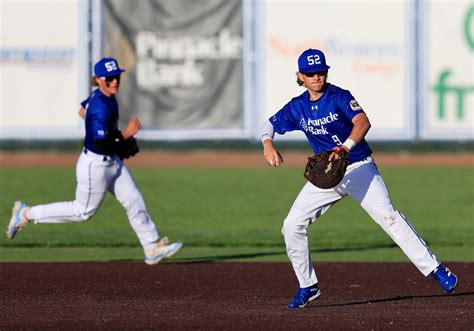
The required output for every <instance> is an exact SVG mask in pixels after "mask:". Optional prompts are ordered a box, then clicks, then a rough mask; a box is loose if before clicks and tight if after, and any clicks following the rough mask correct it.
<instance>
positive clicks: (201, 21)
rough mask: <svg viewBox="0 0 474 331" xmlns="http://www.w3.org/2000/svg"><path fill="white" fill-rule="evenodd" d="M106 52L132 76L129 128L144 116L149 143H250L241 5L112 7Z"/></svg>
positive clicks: (124, 104)
mask: <svg viewBox="0 0 474 331" xmlns="http://www.w3.org/2000/svg"><path fill="white" fill-rule="evenodd" d="M103 45H104V48H103V54H104V56H114V57H116V58H117V59H118V61H119V63H120V65H121V66H122V67H124V68H125V69H126V70H127V71H126V72H125V73H124V77H123V80H122V83H121V90H120V93H119V94H118V96H117V97H118V101H119V104H120V107H121V114H122V118H121V120H122V121H123V122H126V121H128V120H129V119H130V118H131V117H133V116H137V117H138V118H139V119H140V120H141V122H142V124H143V127H144V130H142V131H141V132H140V137H141V138H149V139H161V138H166V139H199V138H228V137H233V138H245V136H243V133H245V131H246V128H245V119H244V112H243V108H244V107H243V101H242V100H243V95H242V82H243V77H242V76H243V75H242V72H243V66H242V54H243V35H242V3H241V1H240V0H225V1H222V0H220V1H216V0H204V1H187V0H176V1H161V2H159V5H157V2H156V1H151V0H143V1H132V0H123V1H122V0H106V1H104V6H103ZM247 136H248V134H247Z"/></svg>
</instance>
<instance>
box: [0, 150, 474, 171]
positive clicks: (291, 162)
mask: <svg viewBox="0 0 474 331" xmlns="http://www.w3.org/2000/svg"><path fill="white" fill-rule="evenodd" d="M282 154H283V157H284V160H285V163H284V165H285V166H295V167H303V166H304V165H305V164H306V161H307V158H308V156H309V154H308V152H297V151H288V152H285V151H282ZM78 156H79V152H74V153H71V152H68V153H57V152H38V151H34V152H0V167H1V166H15V167H16V166H32V165H35V166H74V165H75V164H76V161H77V158H78ZM374 158H375V161H376V163H377V164H378V165H379V166H385V165H388V166H460V167H474V153H456V154H446V153H433V154H412V153H374ZM126 163H127V165H131V166H150V167H156V166H160V167H177V166H193V167H209V166H212V167H242V166H251V167H267V166H268V165H267V164H266V163H265V160H264V159H263V155H262V153H261V152H258V151H239V150H230V151H222V150H193V151H160V150H157V151H147V150H145V151H141V152H140V153H139V154H137V156H136V157H133V158H131V159H128V160H126Z"/></svg>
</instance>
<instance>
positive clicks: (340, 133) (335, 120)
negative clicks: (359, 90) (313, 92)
mask: <svg viewBox="0 0 474 331" xmlns="http://www.w3.org/2000/svg"><path fill="white" fill-rule="evenodd" d="M363 112H364V111H363V110H362V108H361V107H360V106H359V104H358V103H357V101H356V100H355V99H354V97H353V96H352V94H351V93H350V92H349V91H347V90H343V89H341V88H340V87H337V86H335V85H331V84H328V85H327V86H326V91H325V92H324V94H323V95H322V96H321V97H320V98H319V99H318V100H316V101H310V100H309V92H308V91H305V92H304V93H303V94H301V95H300V96H297V97H295V98H293V99H291V101H290V102H288V103H287V104H286V105H285V106H284V107H283V108H282V109H281V110H279V111H278V112H277V113H276V114H275V115H274V116H272V117H271V118H270V119H269V120H270V123H272V125H273V128H274V130H275V132H277V133H279V134H284V133H285V132H288V131H294V130H300V131H303V132H304V134H305V135H306V138H307V139H308V141H309V143H310V144H311V147H312V148H313V151H314V153H318V152H324V151H329V150H331V149H332V148H334V147H335V146H338V145H342V143H343V142H344V141H345V140H346V139H347V138H348V137H349V135H350V134H351V131H352V128H353V127H354V124H353V123H352V118H353V117H354V116H355V115H357V114H360V113H363ZM370 154H372V151H371V149H370V147H369V145H368V144H367V142H366V141H365V139H363V140H362V141H361V142H359V143H358V144H357V145H355V147H354V148H352V149H351V151H350V153H349V155H348V161H349V162H351V163H352V162H357V161H361V160H363V159H364V158H366V157H367V156H369V155H370Z"/></svg>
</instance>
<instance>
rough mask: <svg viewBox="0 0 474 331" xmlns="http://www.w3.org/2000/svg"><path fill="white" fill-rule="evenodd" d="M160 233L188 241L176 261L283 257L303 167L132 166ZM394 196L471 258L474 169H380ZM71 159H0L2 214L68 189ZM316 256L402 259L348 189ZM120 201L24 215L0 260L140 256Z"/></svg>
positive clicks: (448, 253) (434, 236)
mask: <svg viewBox="0 0 474 331" xmlns="http://www.w3.org/2000/svg"><path fill="white" fill-rule="evenodd" d="M131 171H132V174H133V175H134V178H135V180H136V182H137V185H138V187H139V189H140V190H141V192H142V194H143V196H144V198H145V201H146V203H147V206H148V209H149V211H150V214H151V215H152V217H153V219H154V221H155V224H156V225H157V227H158V229H159V230H160V233H161V234H162V235H163V236H168V237H169V238H170V239H171V240H179V241H183V242H185V249H184V250H183V252H182V253H180V254H179V255H177V256H176V257H175V258H174V259H173V260H172V261H175V262H190V261H210V260H220V261H287V257H286V255H285V248H284V243H283V238H282V236H281V232H280V231H281V225H282V220H283V219H284V218H285V216H286V214H287V212H288V209H289V208H290V206H291V204H292V202H293V200H294V198H295V197H296V195H297V194H298V192H299V190H300V188H301V187H302V185H303V184H304V178H303V176H302V173H301V169H296V168H285V167H282V168H278V169H269V168H268V169H263V168H258V169H248V168H246V169H240V168H233V169H222V168H216V169H168V168H132V169H131ZM381 172H382V174H383V176H384V179H385V182H386V184H387V186H388V188H389V192H390V195H391V198H392V202H393V203H394V205H395V207H396V208H397V209H399V210H401V211H402V212H403V213H404V214H405V216H407V217H408V219H410V221H411V223H412V224H413V225H414V227H415V228H416V230H417V232H418V233H419V234H420V235H421V236H422V237H423V238H424V239H425V240H426V241H427V242H428V244H429V245H430V248H431V249H432V250H433V252H434V253H435V254H436V255H437V256H438V257H439V258H440V259H443V260H450V261H474V254H473V253H474V240H473V239H474V202H473V201H474V170H473V169H469V168H394V167H393V168H392V167H385V168H382V169H381ZM74 191H75V173H74V170H73V169H70V168H16V169H15V168H0V219H1V220H4V221H3V222H4V226H6V224H7V221H8V219H9V217H10V208H11V205H12V202H13V200H14V199H22V200H24V201H25V202H27V203H28V204H30V205H35V204H41V203H49V202H55V201H66V200H72V199H73V198H74ZM309 241H310V246H311V249H312V250H313V251H314V253H313V259H314V260H315V261H318V260H320V261H341V260H345V261H406V257H405V256H404V255H403V253H402V252H401V251H400V250H399V249H398V248H397V247H394V244H393V242H392V241H391V240H390V239H389V238H388V237H387V235H386V234H385V233H384V232H383V231H382V230H381V229H380V228H379V227H378V225H376V224H375V222H373V221H372V220H371V219H370V218H369V217H368V216H367V215H366V213H365V211H364V210H362V209H361V208H360V207H359V206H358V205H357V204H355V203H354V202H353V201H352V200H351V199H350V198H346V199H344V200H343V201H341V202H340V203H338V204H336V205H335V206H334V207H332V208H331V209H330V210H329V211H328V212H327V213H326V214H325V215H324V216H323V217H322V218H321V219H320V220H318V221H317V222H316V223H315V224H313V225H312V226H311V227H310V234H309ZM141 258H142V252H141V249H140V247H139V244H138V240H137V238H136V236H135V234H134V232H133V231H132V229H131V227H130V225H129V223H128V220H127V218H126V214H125V211H124V210H123V209H122V207H121V206H120V205H119V203H118V202H117V201H115V200H114V199H113V198H112V196H111V195H108V196H107V198H106V200H105V201H104V203H103V205H102V207H101V209H100V210H99V212H98V213H97V214H96V215H95V216H94V217H93V218H92V219H91V220H89V221H88V222H85V223H81V224H54V225H49V224H42V225H29V226H28V227H27V228H26V229H25V230H24V231H22V232H21V233H20V234H19V235H18V237H17V238H15V240H13V241H9V240H7V239H6V237H5V236H1V237H0V261H117V260H140V259H141Z"/></svg>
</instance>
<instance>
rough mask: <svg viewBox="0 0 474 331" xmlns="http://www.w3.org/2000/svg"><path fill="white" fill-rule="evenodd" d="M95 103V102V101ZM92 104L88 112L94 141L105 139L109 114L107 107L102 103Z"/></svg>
mask: <svg viewBox="0 0 474 331" xmlns="http://www.w3.org/2000/svg"><path fill="white" fill-rule="evenodd" d="M94 101H95V100H94ZM94 101H92V102H90V103H89V109H88V110H87V116H88V117H89V118H88V120H89V121H90V128H91V131H92V132H91V133H92V138H93V140H96V139H104V138H105V137H106V136H107V123H108V119H107V112H106V108H105V107H106V105H104V104H103V103H101V102H94Z"/></svg>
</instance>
